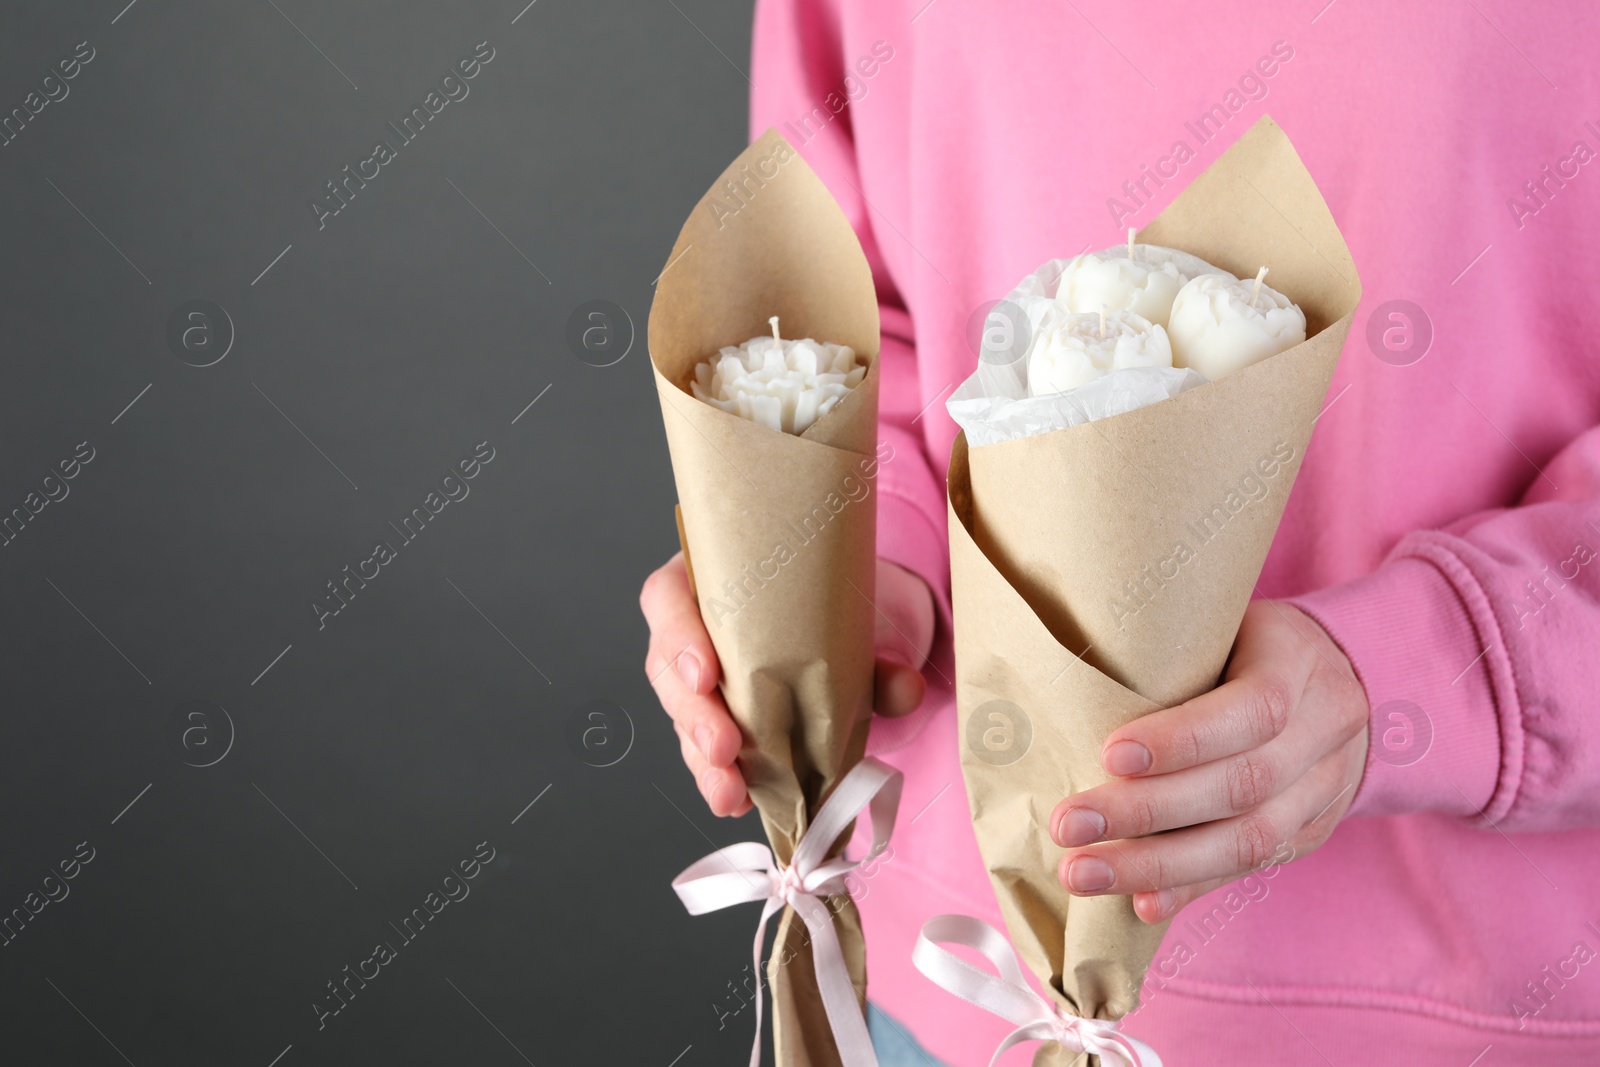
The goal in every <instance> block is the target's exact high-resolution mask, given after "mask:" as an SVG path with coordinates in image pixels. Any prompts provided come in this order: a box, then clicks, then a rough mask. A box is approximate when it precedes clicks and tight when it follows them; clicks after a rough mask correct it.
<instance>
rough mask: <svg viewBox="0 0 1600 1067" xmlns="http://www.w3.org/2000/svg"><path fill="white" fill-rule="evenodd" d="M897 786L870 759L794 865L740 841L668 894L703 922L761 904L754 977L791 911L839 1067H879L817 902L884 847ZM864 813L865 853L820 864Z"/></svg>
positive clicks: (837, 793) (892, 775)
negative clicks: (807, 937) (772, 926)
mask: <svg viewBox="0 0 1600 1067" xmlns="http://www.w3.org/2000/svg"><path fill="white" fill-rule="evenodd" d="M901 783H902V778H901V775H900V772H899V771H897V770H895V769H894V768H892V767H890V766H889V765H888V764H886V763H880V762H879V761H878V760H875V759H873V758H871V757H870V756H869V757H867V758H866V759H864V760H862V761H861V762H860V763H858V764H856V765H855V767H853V768H851V770H850V773H849V774H846V775H845V776H844V777H843V778H842V779H840V781H839V784H838V785H837V786H836V787H834V790H833V793H832V794H831V795H830V796H829V797H828V799H827V801H826V802H825V803H824V804H823V805H822V808H821V810H819V811H818V812H817V817H816V818H815V819H813V820H812V821H811V825H810V826H809V827H807V828H806V831H805V833H804V834H802V835H801V838H800V841H799V842H798V843H797V844H796V845H795V850H794V860H793V862H791V863H790V864H789V866H787V867H780V866H778V864H777V862H776V861H775V860H774V859H773V856H772V850H771V849H769V848H768V847H767V846H766V845H762V844H758V843H756V842H754V841H747V842H745V843H743V844H739V845H729V846H728V847H727V848H719V849H717V851H715V852H713V853H712V854H711V855H709V856H707V857H706V858H705V859H703V860H700V861H699V862H697V863H694V864H692V865H690V866H689V867H688V868H686V869H685V870H684V872H683V873H682V874H680V875H678V877H676V878H674V879H673V880H672V888H673V889H674V890H676V891H677V894H678V899H679V900H681V901H683V906H684V907H685V908H686V909H687V910H688V912H689V914H690V915H704V914H705V913H706V912H708V911H716V910H718V909H719V908H726V907H729V906H731V905H734V904H745V903H748V902H750V901H756V900H760V901H765V906H764V907H763V908H762V909H761V923H760V925H758V926H757V927H756V941H755V953H754V962H755V968H754V972H755V973H756V974H757V975H759V974H760V973H761V942H762V939H763V938H764V937H765V936H766V932H767V920H768V919H770V918H772V917H773V916H774V915H776V914H777V913H778V912H779V911H780V910H782V908H783V906H784V905H785V904H787V905H788V906H789V907H791V908H793V909H794V910H795V914H797V915H799V916H800V919H801V921H803V922H804V923H805V924H806V929H807V930H809V931H810V932H811V945H812V958H813V960H814V961H815V963H816V972H817V989H818V991H819V992H820V993H821V994H822V1006H823V1007H824V1008H825V1009H826V1010H827V1013H828V1024H829V1025H830V1026H831V1027H832V1029H833V1038H834V1041H835V1043H836V1044H837V1045H838V1046H839V1058H840V1059H841V1060H842V1061H843V1062H844V1065H845V1067H878V1057H877V1056H876V1055H875V1054H874V1053H873V1051H872V1038H871V1037H870V1036H869V1035H868V1033H867V1024H866V1020H865V1019H864V1018H863V1017H862V1014H861V1007H860V1005H859V1003H858V1002H857V1001H856V990H855V986H854V985H853V984H852V983H851V981H850V970H849V968H848V967H847V966H846V965H845V960H844V951H843V950H842V949H841V948H840V947H839V935H838V934H837V933H835V932H834V929H833V913H832V912H831V911H830V910H829V908H828V905H827V904H826V903H824V902H823V901H822V899H821V898H822V897H825V896H828V895H830V894H833V893H843V892H845V891H846V890H845V876H846V875H848V874H849V873H850V872H851V871H853V870H855V868H856V867H857V866H858V865H859V864H860V863H864V862H866V861H867V860H869V859H873V858H874V857H876V856H877V855H878V854H879V853H881V852H882V851H883V850H884V849H885V848H887V847H888V845H889V836H890V834H892V833H893V832H894V818H895V812H896V811H897V810H898V808H899V807H900V786H901ZM869 806H870V808H871V812H872V850H871V851H870V852H868V853H867V855H866V856H864V857H862V859H860V860H849V859H845V858H844V857H842V856H841V857H840V858H838V859H835V860H832V861H829V862H826V863H824V862H823V859H824V857H825V856H826V855H827V853H828V847H829V846H830V845H832V844H833V843H834V842H835V841H837V840H838V839H839V835H840V834H842V833H844V831H845V827H847V826H849V825H850V822H851V820H853V819H854V818H855V817H856V816H857V815H859V814H860V813H861V811H862V809H864V808H867V807H869ZM761 1002H762V997H761V996H760V995H759V994H758V995H757V996H756V1039H755V1046H754V1047H753V1048H752V1049H751V1050H750V1067H759V1064H760V1063H761ZM1157 1067H1159V1064H1158V1065H1157Z"/></svg>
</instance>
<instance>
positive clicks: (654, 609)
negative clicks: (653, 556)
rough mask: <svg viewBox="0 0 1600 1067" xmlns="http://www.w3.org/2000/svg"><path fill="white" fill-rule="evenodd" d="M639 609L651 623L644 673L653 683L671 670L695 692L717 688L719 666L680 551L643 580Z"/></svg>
mask: <svg viewBox="0 0 1600 1067" xmlns="http://www.w3.org/2000/svg"><path fill="white" fill-rule="evenodd" d="M639 608H640V610H642V611H643V612H644V618H645V621H646V622H647V623H649V624H650V649H651V651H650V655H649V656H647V657H646V660H645V671H646V673H647V674H648V675H649V676H650V681H651V683H652V684H654V682H655V680H656V677H657V676H658V675H659V674H661V673H662V672H664V671H666V670H667V669H668V668H671V669H672V670H673V671H674V672H676V673H677V675H678V677H679V678H680V679H681V680H682V681H683V684H684V685H685V686H686V687H687V688H688V689H689V690H690V691H691V692H695V693H709V692H711V691H712V690H713V689H715V688H716V685H717V679H718V676H719V673H720V667H719V665H718V663H717V653H716V650H715V649H714V648H713V647H712V645H711V635H710V634H709V633H708V632H707V631H706V625H705V622H704V620H702V619H701V618H700V605H699V604H698V603H697V602H696V601H695V597H694V593H693V592H691V591H690V589H689V571H688V569H687V568H685V567H684V565H683V553H682V552H679V553H678V554H677V555H675V556H673V557H672V558H671V559H669V560H667V562H665V563H663V564H662V565H661V566H660V567H659V568H657V569H656V570H655V572H653V573H652V574H651V575H650V577H648V578H646V579H645V582H644V588H643V589H641V590H640V591H639Z"/></svg>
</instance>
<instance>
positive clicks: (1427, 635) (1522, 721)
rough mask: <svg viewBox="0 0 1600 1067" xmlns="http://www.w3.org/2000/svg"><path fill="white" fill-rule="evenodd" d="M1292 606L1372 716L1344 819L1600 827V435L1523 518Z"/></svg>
mask: <svg viewBox="0 0 1600 1067" xmlns="http://www.w3.org/2000/svg"><path fill="white" fill-rule="evenodd" d="M1290 603H1293V604H1295V605H1296V606H1297V607H1299V608H1300V609H1301V610H1303V611H1305V612H1306V613H1308V614H1309V615H1311V616H1312V617H1313V618H1314V619H1316V620H1317V622H1319V623H1320V624H1321V625H1322V627H1323V628H1324V629H1326V630H1327V631H1328V633H1329V634H1330V635H1331V636H1332V637H1333V639H1334V640H1335V641H1336V642H1337V643H1338V644H1339V646H1340V647H1341V648H1342V649H1343V650H1344V651H1345V653H1346V655H1348V656H1349V657H1350V661H1351V663H1352V665H1353V666H1354V667H1355V670H1356V673H1357V675H1358V676H1359V677H1360V679H1361V682H1362V684H1363V685H1364V686H1365V687H1366V692H1367V698H1368V700H1369V702H1370V704H1371V706H1372V718H1371V722H1370V726H1371V743H1370V745H1369V748H1368V755H1367V768H1366V774H1365V777H1364V778H1363V780H1362V784H1361V787H1360V790H1359V791H1358V794H1357V796H1356V799H1355V802H1354V805H1353V807H1352V809H1351V813H1352V814H1355V815H1396V814H1403V813H1407V812H1416V811H1432V812H1440V813H1444V814H1449V815H1456V816H1460V817H1463V818H1466V817H1474V816H1482V817H1483V818H1485V819H1487V820H1488V822H1489V823H1491V824H1492V825H1494V826H1496V827H1498V828H1502V829H1509V830H1523V831H1545V830H1565V829H1575V828H1584V827H1596V826H1600V713H1597V702H1600V662H1597V659H1596V655H1597V653H1600V428H1595V429H1591V430H1589V431H1587V432H1586V433H1584V434H1583V435H1581V436H1580V437H1579V438H1578V439H1577V440H1575V441H1573V442H1572V443H1571V444H1570V445H1568V446H1567V447H1566V448H1565V449H1564V450H1563V451H1562V452H1561V453H1559V454H1558V455H1557V456H1556V458H1555V459H1554V460H1552V461H1551V462H1550V463H1549V464H1548V465H1547V466H1546V467H1545V468H1544V469H1543V470H1542V471H1541V472H1540V474H1539V475H1538V476H1536V477H1535V478H1534V480H1533V483H1532V485H1531V486H1530V488H1529V489H1528V491H1527V493H1526V494H1525V495H1524V497H1523V500H1522V501H1521V503H1520V505H1519V506H1517V507H1513V508H1501V509H1495V510H1491V511H1486V512H1481V513H1478V514H1475V515H1471V516H1468V517H1466V518H1463V519H1460V520H1458V521H1456V522H1455V523H1452V524H1451V525H1450V526H1448V527H1445V528H1444V529H1441V530H1430V531H1419V532H1414V533H1411V534H1408V535H1407V536H1405V537H1404V538H1402V539H1401V540H1400V542H1399V543H1398V544H1397V545H1396V546H1395V548H1394V550H1393V551H1392V552H1390V554H1389V556H1388V558H1387V559H1386V560H1385V561H1384V562H1383V564H1382V565H1381V566H1379V567H1378V569H1377V570H1376V571H1374V572H1372V573H1371V574H1368V575H1366V576H1364V577H1362V578H1358V579H1356V580H1355V581H1351V582H1347V583H1345V584H1343V585H1338V586H1334V587H1332V588H1329V589H1325V590H1321V591H1319V592H1315V593H1311V594H1308V595H1305V596H1301V597H1295V598H1291V599H1290Z"/></svg>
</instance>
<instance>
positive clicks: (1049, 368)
mask: <svg viewBox="0 0 1600 1067" xmlns="http://www.w3.org/2000/svg"><path fill="white" fill-rule="evenodd" d="M1170 366H1172V345H1171V343H1170V342H1169V341H1168V340H1167V331H1166V330H1164V329H1162V328H1161V326H1160V325H1159V324H1157V323H1153V322H1151V321H1150V320H1149V319H1146V318H1144V317H1143V316H1140V315H1136V314H1134V313H1133V312H1131V311H1109V312H1108V311H1105V310H1101V311H1098V312H1096V313H1094V314H1080V315H1063V316H1060V317H1059V318H1056V319H1055V320H1053V321H1047V322H1046V323H1045V324H1044V325H1043V326H1042V327H1041V328H1040V331H1039V333H1038V334H1037V335H1036V336H1035V337H1034V343H1033V347H1032V350H1031V351H1030V352H1029V354H1028V395H1029V396H1047V395H1049V394H1051V393H1061V392H1065V391H1066V390H1068V389H1076V388H1078V386H1080V385H1087V384H1088V383H1089V382H1092V381H1094V380H1095V379H1096V378H1103V377H1105V376H1106V375H1107V374H1110V373H1111V372H1112V371H1114V370H1123V369H1125V368H1128V367H1170Z"/></svg>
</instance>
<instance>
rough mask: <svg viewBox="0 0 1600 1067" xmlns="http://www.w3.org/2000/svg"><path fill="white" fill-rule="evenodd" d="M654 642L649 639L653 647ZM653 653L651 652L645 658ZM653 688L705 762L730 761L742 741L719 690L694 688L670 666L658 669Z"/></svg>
mask: <svg viewBox="0 0 1600 1067" xmlns="http://www.w3.org/2000/svg"><path fill="white" fill-rule="evenodd" d="M654 644H655V642H653V641H652V647H654ZM652 656H654V653H652V655H651V656H647V657H646V659H647V660H648V659H650V658H652ZM652 688H653V689H655V691H656V698H657V699H658V700H660V701H661V706H662V708H664V709H665V710H666V712H667V714H668V715H669V716H671V718H672V722H673V725H674V726H675V727H677V728H679V729H680V730H681V731H682V732H683V734H684V736H685V737H686V739H688V740H689V741H691V742H693V744H694V746H695V748H696V749H697V750H698V751H699V752H700V754H701V755H702V756H704V757H705V758H706V759H707V761H708V762H710V763H711V764H712V765H713V766H717V767H727V766H731V765H732V763H733V761H734V760H735V759H736V758H737V757H738V755H739V749H740V748H741V747H742V746H743V744H744V737H743V735H742V734H741V733H740V731H739V725H738V723H736V722H734V721H733V716H732V715H731V714H729V712H728V705H727V704H725V703H724V702H723V699H722V694H721V693H717V692H712V693H705V694H702V693H696V692H693V691H692V690H690V689H689V687H688V686H687V685H685V684H684V682H683V679H681V678H679V677H678V675H677V672H675V671H671V670H667V671H662V672H659V673H658V674H657V675H656V677H655V679H654V681H653V683H652Z"/></svg>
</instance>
